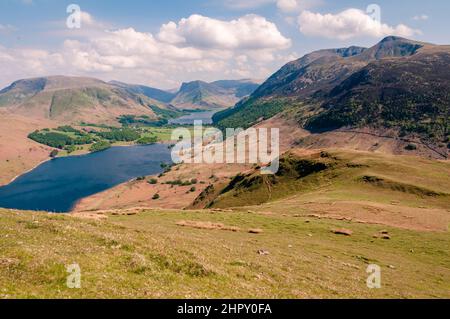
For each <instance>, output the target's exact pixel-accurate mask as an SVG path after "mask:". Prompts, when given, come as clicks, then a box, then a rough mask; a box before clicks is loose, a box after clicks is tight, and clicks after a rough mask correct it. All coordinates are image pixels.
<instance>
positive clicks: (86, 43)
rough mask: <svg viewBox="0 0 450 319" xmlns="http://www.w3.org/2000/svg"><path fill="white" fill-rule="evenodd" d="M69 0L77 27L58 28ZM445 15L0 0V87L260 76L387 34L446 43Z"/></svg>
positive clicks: (178, 2)
mask: <svg viewBox="0 0 450 319" xmlns="http://www.w3.org/2000/svg"><path fill="white" fill-rule="evenodd" d="M71 3H75V4H77V5H79V6H80V8H81V10H82V12H83V14H82V15H81V29H69V28H67V26H66V19H67V17H68V13H66V8H67V6H68V5H69V4H71ZM371 3H376V4H377V5H378V8H379V9H380V13H381V20H378V17H377V14H376V12H373V11H372V12H371V13H369V12H367V7H368V5H369V4H371ZM448 12H450V2H449V1H447V0H430V1H423V0H396V1H386V0H378V1H373V2H372V1H355V0H340V1H332V0H241V1H239V0H209V1H207V0H184V1H182V0H165V1H158V0H153V1H143V0H142V1H141V0H127V1H119V0H96V1H92V0H89V1H88V0H72V1H61V0H2V1H1V2H0V69H2V75H1V76H0V86H5V85H7V84H8V83H10V82H11V81H13V80H16V79H19V78H26V77H34V76H44V75H54V74H63V75H77V76H93V77H98V78H101V79H104V80H112V79H116V80H122V81H128V82H134V83H142V84H147V85H152V86H156V87H162V88H172V87H176V86H178V85H179V84H180V83H181V82H183V81H190V80H196V79H201V80H206V81H212V80H218V79H232V78H233V79H237V78H255V79H261V80H262V79H264V78H266V77H267V76H269V75H270V74H271V73H273V72H274V71H276V70H277V69H278V68H279V67H280V66H282V65H283V64H284V63H286V62H288V61H290V60H293V59H295V58H298V57H300V56H302V55H303V54H306V53H308V52H311V51H313V50H317V49H322V48H331V47H344V46H349V45H362V46H370V45H373V44H375V43H376V42H377V41H379V40H380V39H382V38H383V37H384V36H386V35H390V34H396V35H400V36H405V37H409V38H414V39H417V40H421V41H428V42H434V43H438V44H450V33H449V32H448V30H449V29H450V23H449V22H448V17H447V15H448Z"/></svg>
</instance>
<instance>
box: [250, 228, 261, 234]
mask: <svg viewBox="0 0 450 319" xmlns="http://www.w3.org/2000/svg"><path fill="white" fill-rule="evenodd" d="M248 232H249V233H250V234H261V233H262V232H263V230H262V229H259V228H254V229H249V230H248Z"/></svg>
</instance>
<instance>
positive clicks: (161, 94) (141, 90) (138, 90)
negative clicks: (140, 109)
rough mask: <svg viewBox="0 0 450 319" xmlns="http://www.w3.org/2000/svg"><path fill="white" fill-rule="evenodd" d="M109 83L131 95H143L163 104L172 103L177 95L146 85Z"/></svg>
mask: <svg viewBox="0 0 450 319" xmlns="http://www.w3.org/2000/svg"><path fill="white" fill-rule="evenodd" d="M109 83H110V84H113V85H116V86H118V87H121V88H123V89H125V90H127V91H129V92H131V93H135V94H142V95H145V96H147V97H149V98H151V99H154V100H157V101H160V102H163V103H170V101H172V99H173V98H174V97H175V95H176V94H175V93H171V92H167V91H163V90H160V89H155V88H152V87H148V86H144V85H136V84H127V83H123V82H119V81H111V82H109Z"/></svg>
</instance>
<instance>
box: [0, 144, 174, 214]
mask: <svg viewBox="0 0 450 319" xmlns="http://www.w3.org/2000/svg"><path fill="white" fill-rule="evenodd" d="M162 162H164V163H171V162H172V161H171V156H170V149H169V148H168V146H167V145H164V144H154V145H146V146H128V147H112V148H110V149H108V150H106V151H103V152H98V153H92V154H88V155H83V156H73V157H65V158H57V159H53V160H51V161H48V162H45V163H43V164H41V165H40V166H38V167H37V168H35V169H34V170H32V171H31V172H29V173H26V174H24V175H22V176H20V177H19V178H17V179H16V180H15V181H14V182H12V183H11V184H9V185H7V186H4V187H0V207H3V208H13V209H23V210H44V211H49V212H60V213H62V212H68V211H70V210H71V209H72V208H73V206H74V205H75V204H76V203H77V201H78V200H80V199H81V198H83V197H87V196H90V195H93V194H96V193H98V192H102V191H104V190H106V189H109V188H111V187H114V186H116V185H118V184H121V183H123V182H126V181H129V180H131V179H133V178H136V177H140V176H147V175H154V174H158V173H160V172H162V170H163V169H162V168H161V163H162ZM149 200H150V199H149Z"/></svg>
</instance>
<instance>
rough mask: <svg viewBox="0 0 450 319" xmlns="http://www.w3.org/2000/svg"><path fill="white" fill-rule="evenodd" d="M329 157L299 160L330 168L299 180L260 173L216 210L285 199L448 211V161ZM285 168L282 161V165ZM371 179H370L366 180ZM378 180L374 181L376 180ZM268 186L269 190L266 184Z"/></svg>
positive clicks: (224, 198)
mask: <svg viewBox="0 0 450 319" xmlns="http://www.w3.org/2000/svg"><path fill="white" fill-rule="evenodd" d="M325 154H327V157H324V158H320V156H319V153H317V154H315V155H312V156H306V157H297V156H296V155H294V156H293V157H292V158H293V159H294V160H293V161H294V162H295V161H297V160H302V159H303V160H307V163H308V162H311V163H326V164H328V165H329V167H328V169H326V170H322V171H320V172H317V173H313V174H310V175H307V176H305V177H301V178H299V177H298V176H297V175H295V174H293V173H291V172H288V173H283V174H281V176H277V177H276V178H275V181H273V180H271V177H263V179H264V182H255V178H257V179H256V181H258V179H259V181H260V180H261V177H260V176H259V174H258V173H254V174H252V175H251V176H248V177H246V179H245V181H244V182H243V183H241V184H240V185H238V187H235V188H234V189H232V190H231V191H229V192H226V193H224V194H222V195H221V196H220V197H219V198H217V199H216V201H215V202H214V204H213V207H222V208H224V207H236V206H245V205H259V204H263V203H266V202H276V201H279V202H278V206H283V205H284V204H285V203H286V200H285V199H286V198H289V199H290V200H295V198H297V199H298V202H300V201H308V200H309V201H318V202H320V201H370V202H373V203H382V204H390V203H391V202H392V201H400V202H401V204H403V205H405V206H408V207H415V208H417V207H423V206H426V207H428V208H439V209H448V208H449V207H450V194H449V192H448V190H449V189H450V175H449V174H448V172H450V165H449V162H448V161H446V162H445V161H433V160H427V159H423V158H418V157H412V156H393V155H385V154H376V153H368V152H356V151H337V150H336V151H331V152H327V153H325ZM281 163H282V164H281V169H283V167H284V166H286V165H283V161H282V162H281ZM364 177H369V178H370V179H369V181H367V180H366V181H364V180H363V178H364ZM372 179H375V180H376V181H372ZM268 185H269V186H268Z"/></svg>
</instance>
